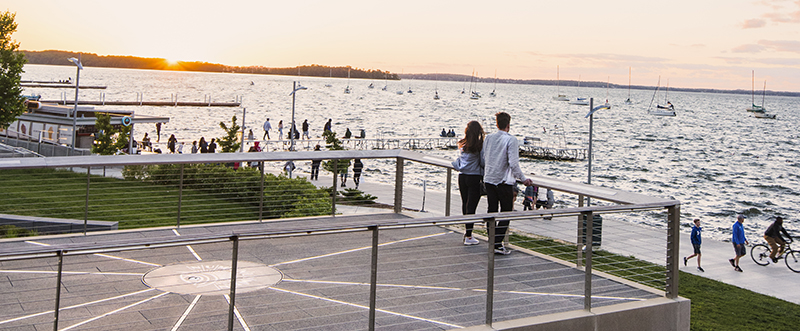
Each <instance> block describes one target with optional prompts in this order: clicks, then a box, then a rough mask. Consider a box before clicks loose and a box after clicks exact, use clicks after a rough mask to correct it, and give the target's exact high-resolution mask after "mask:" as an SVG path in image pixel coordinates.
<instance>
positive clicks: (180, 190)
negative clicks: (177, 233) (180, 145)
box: [176, 164, 183, 229]
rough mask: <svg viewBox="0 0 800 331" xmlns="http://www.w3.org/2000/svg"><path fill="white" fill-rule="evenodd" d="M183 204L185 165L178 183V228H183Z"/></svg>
mask: <svg viewBox="0 0 800 331" xmlns="http://www.w3.org/2000/svg"><path fill="white" fill-rule="evenodd" d="M182 204H183V164H181V177H180V182H179V183H178V220H177V223H176V228H178V229H180V228H181V205H182Z"/></svg>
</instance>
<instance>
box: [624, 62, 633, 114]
mask: <svg viewBox="0 0 800 331" xmlns="http://www.w3.org/2000/svg"><path fill="white" fill-rule="evenodd" d="M632 103H633V101H631V67H628V98H627V99H625V104H628V105H630V104H632Z"/></svg>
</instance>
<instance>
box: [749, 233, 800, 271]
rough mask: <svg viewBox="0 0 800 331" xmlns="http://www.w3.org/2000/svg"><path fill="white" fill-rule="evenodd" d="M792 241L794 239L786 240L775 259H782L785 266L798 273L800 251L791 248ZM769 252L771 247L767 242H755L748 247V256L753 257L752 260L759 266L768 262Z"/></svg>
mask: <svg viewBox="0 0 800 331" xmlns="http://www.w3.org/2000/svg"><path fill="white" fill-rule="evenodd" d="M790 240H791V239H790ZM793 242H794V240H792V241H788V242H786V249H784V250H783V254H781V256H778V257H777V259H783V262H784V263H786V267H788V268H789V270H791V271H794V272H797V273H800V251H796V250H792V246H791V244H792V243H793ZM771 253H772V249H770V247H769V245H767V244H755V245H753V247H752V248H750V257H751V258H753V262H755V263H756V264H758V265H760V266H765V265H768V264H769V262H770V258H769V255H770V254H771Z"/></svg>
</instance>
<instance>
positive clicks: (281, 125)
mask: <svg viewBox="0 0 800 331" xmlns="http://www.w3.org/2000/svg"><path fill="white" fill-rule="evenodd" d="M278 140H283V120H280V121H278Z"/></svg>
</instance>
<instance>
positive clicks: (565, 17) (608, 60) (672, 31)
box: [0, 0, 800, 92]
mask: <svg viewBox="0 0 800 331" xmlns="http://www.w3.org/2000/svg"><path fill="white" fill-rule="evenodd" d="M4 10H8V11H10V12H12V13H16V22H17V24H18V29H17V32H16V33H15V34H14V35H12V37H13V38H14V39H15V40H16V41H18V42H19V43H20V49H22V50H34V51H38V50H65V51H76V52H85V53H95V54H98V55H131V56H140V57H157V58H167V59H169V60H177V61H203V62H211V63H220V64H226V65H234V66H251V65H261V66H267V67H293V66H297V65H310V64H319V65H329V66H348V65H349V66H353V67H357V68H363V69H380V70H388V71H391V72H396V73H401V72H403V73H454V74H465V75H469V74H471V73H472V71H473V70H475V71H476V72H477V73H478V76H481V77H493V76H494V75H495V71H496V72H497V76H498V77H500V78H512V79H556V75H557V69H556V68H557V67H559V68H560V69H559V72H560V78H561V79H565V80H566V79H569V80H578V79H581V80H584V81H587V80H589V81H601V82H602V81H607V80H609V81H610V82H611V83H616V84H627V83H628V69H629V68H631V72H632V74H631V81H632V84H634V85H649V86H654V85H655V84H656V83H657V81H658V77H659V76H661V79H662V81H663V80H667V79H669V81H670V86H673V87H689V88H716V89H744V90H749V89H750V88H751V72H752V70H755V80H756V84H755V85H756V86H759V85H761V86H762V87H763V84H764V81H766V82H767V89H769V90H776V91H794V92H798V91H800V0H776V1H758V0H755V1H753V0H672V1H659V2H655V1H640V0H607V1H596V0H594V1H592V0H560V1H542V0H526V1H503V0H495V1H474V0H460V1H437V0H433V1H431V0H428V1H417V0H406V1H396V2H395V1H392V2H387V1H374V0H368V1H360V0H352V1H351V0H338V1H330V0H328V1H317V0H305V1H285V0H282V1H275V0H266V1H265V0H261V1H257V0H251V1H244V0H227V1H219V0H217V1H206V0H193V1H177V0H161V1H151V0H138V1H108V0H98V1H94V0H70V1H61V0H58V1H57V0H50V1H45V0H0V11H4ZM65 64H67V63H65Z"/></svg>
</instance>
